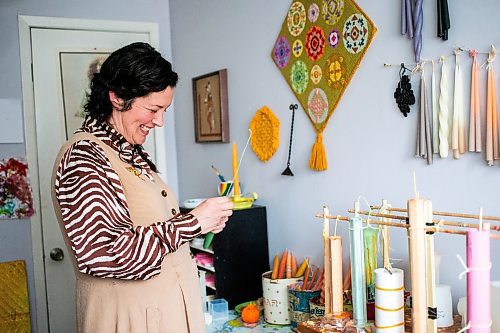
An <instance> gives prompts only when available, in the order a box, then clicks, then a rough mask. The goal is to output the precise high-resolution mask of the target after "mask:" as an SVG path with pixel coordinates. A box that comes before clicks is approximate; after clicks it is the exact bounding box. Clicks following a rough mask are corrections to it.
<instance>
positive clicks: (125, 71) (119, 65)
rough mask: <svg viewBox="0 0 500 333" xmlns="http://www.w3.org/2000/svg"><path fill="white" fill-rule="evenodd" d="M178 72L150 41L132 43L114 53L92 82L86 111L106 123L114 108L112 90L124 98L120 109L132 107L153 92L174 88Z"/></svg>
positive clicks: (125, 109) (124, 109)
mask: <svg viewBox="0 0 500 333" xmlns="http://www.w3.org/2000/svg"><path fill="white" fill-rule="evenodd" d="M177 80H178V76H177V73H176V72H174V71H173V70H172V65H171V64H170V62H168V61H167V60H165V58H163V57H162V56H161V54H160V53H159V52H158V51H156V50H155V49H154V48H153V47H152V46H151V45H149V44H147V43H141V42H137V43H132V44H129V45H127V46H124V47H122V48H121V49H118V50H116V51H114V52H113V53H111V54H110V55H109V57H108V58H107V59H106V60H105V61H104V63H103V64H102V66H101V71H100V72H99V73H95V74H94V76H93V78H92V80H91V81H90V94H88V96H87V103H86V104H85V106H84V111H85V113H86V114H88V115H90V116H91V117H93V118H95V119H97V120H98V121H100V122H105V121H107V120H108V119H109V117H110V116H111V112H112V110H113V107H112V104H111V101H110V100H109V92H110V91H113V92H114V93H115V94H116V96H117V97H119V98H121V99H123V101H124V103H123V107H122V109H121V110H120V111H127V110H130V108H131V107H132V103H133V102H134V99H135V98H137V97H143V96H146V95H148V94H150V93H152V92H158V91H162V90H165V89H166V88H167V87H172V88H174V87H175V85H176V84H177Z"/></svg>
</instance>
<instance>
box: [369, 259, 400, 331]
mask: <svg viewBox="0 0 500 333" xmlns="http://www.w3.org/2000/svg"><path fill="white" fill-rule="evenodd" d="M403 276H404V272H403V270H401V269H399V268H392V269H390V270H388V269H386V268H377V269H376V270H375V327H376V330H377V333H404V330H405V327H404V324H405V320H404V277H403Z"/></svg>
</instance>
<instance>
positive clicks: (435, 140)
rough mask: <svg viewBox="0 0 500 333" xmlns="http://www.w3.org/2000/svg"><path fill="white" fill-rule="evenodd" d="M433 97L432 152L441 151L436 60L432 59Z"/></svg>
mask: <svg viewBox="0 0 500 333" xmlns="http://www.w3.org/2000/svg"><path fill="white" fill-rule="evenodd" d="M431 90H432V91H431V97H432V152H433V153H434V154H438V153H439V136H438V133H439V120H438V116H439V104H438V95H437V87H436V77H435V70H434V60H433V61H432V76H431Z"/></svg>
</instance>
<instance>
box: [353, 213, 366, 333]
mask: <svg viewBox="0 0 500 333" xmlns="http://www.w3.org/2000/svg"><path fill="white" fill-rule="evenodd" d="M362 227H363V224H362V222H361V218H360V217H358V216H354V217H351V218H349V239H350V249H351V283H352V307H353V319H354V325H356V327H358V328H363V327H365V326H366V320H367V318H366V282H365V274H364V273H365V268H364V266H365V263H364V250H363V229H362Z"/></svg>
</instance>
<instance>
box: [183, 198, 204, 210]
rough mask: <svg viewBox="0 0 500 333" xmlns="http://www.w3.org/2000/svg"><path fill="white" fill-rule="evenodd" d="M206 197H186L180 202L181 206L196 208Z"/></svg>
mask: <svg viewBox="0 0 500 333" xmlns="http://www.w3.org/2000/svg"><path fill="white" fill-rule="evenodd" d="M205 200H206V199H204V198H196V199H187V200H184V201H183V202H182V206H184V207H186V208H190V209H191V208H196V207H197V206H198V205H199V204H201V203H202V202H203V201H205Z"/></svg>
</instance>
